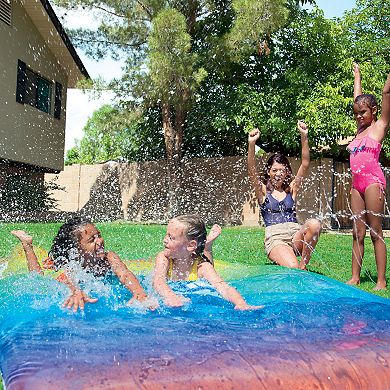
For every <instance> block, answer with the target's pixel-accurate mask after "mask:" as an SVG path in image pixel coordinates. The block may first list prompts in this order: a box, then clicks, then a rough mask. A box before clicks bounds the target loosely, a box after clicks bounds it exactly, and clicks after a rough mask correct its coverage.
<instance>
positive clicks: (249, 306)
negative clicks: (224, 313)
mask: <svg viewBox="0 0 390 390" xmlns="http://www.w3.org/2000/svg"><path fill="white" fill-rule="evenodd" d="M234 309H235V310H259V309H264V306H252V305H248V304H247V303H246V304H244V305H236V306H234Z"/></svg>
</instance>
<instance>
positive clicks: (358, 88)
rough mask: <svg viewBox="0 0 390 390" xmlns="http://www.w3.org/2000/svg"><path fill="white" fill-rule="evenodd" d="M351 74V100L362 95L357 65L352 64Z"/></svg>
mask: <svg viewBox="0 0 390 390" xmlns="http://www.w3.org/2000/svg"><path fill="white" fill-rule="evenodd" d="M352 72H353V100H355V99H356V97H357V96H359V95H361V94H362V80H361V75H360V68H359V64H357V63H356V62H354V63H353V64H352Z"/></svg>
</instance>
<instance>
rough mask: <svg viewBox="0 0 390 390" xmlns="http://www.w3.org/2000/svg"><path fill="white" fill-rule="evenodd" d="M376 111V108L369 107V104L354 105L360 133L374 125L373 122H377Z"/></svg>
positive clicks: (362, 102)
mask: <svg viewBox="0 0 390 390" xmlns="http://www.w3.org/2000/svg"><path fill="white" fill-rule="evenodd" d="M376 111H377V107H376V106H373V107H369V106H368V104H367V103H365V102H364V101H361V102H359V103H354V105H353V112H354V115H355V120H356V124H357V127H358V132H359V133H360V132H361V131H364V130H365V129H367V127H369V126H370V125H371V124H372V122H373V121H374V120H375V114H376Z"/></svg>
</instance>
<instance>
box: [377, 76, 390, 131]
mask: <svg viewBox="0 0 390 390" xmlns="http://www.w3.org/2000/svg"><path fill="white" fill-rule="evenodd" d="M389 125H390V73H389V74H388V75H387V79H386V82H385V85H384V87H383V92H382V111H381V116H380V118H379V119H378V121H377V123H376V126H378V127H379V128H380V129H381V130H382V131H383V138H384V137H385V136H386V132H387V130H388V128H389Z"/></svg>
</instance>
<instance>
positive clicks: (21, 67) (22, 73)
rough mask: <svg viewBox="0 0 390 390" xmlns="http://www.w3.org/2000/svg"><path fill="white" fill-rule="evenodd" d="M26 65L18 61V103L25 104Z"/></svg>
mask: <svg viewBox="0 0 390 390" xmlns="http://www.w3.org/2000/svg"><path fill="white" fill-rule="evenodd" d="M26 79H27V75H26V63H25V62H23V61H21V60H18V76H17V80H16V101H17V102H18V103H22V104H23V103H24V98H25V96H26Z"/></svg>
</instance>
